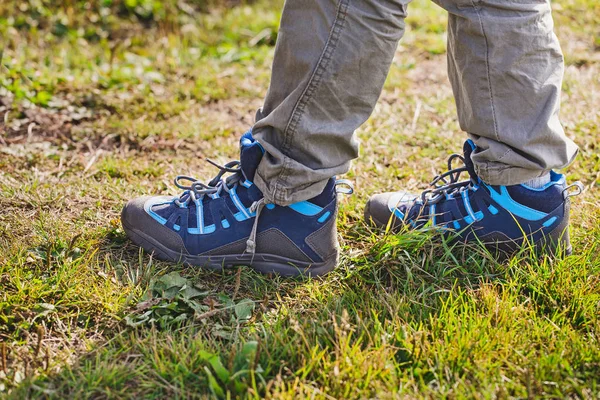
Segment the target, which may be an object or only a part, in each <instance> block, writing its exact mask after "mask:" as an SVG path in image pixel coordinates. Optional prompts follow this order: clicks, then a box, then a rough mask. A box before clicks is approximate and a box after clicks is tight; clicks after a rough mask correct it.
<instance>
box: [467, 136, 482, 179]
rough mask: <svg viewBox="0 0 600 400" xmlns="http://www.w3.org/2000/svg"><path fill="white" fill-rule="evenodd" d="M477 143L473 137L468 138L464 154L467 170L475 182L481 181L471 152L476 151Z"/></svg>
mask: <svg viewBox="0 0 600 400" xmlns="http://www.w3.org/2000/svg"><path fill="white" fill-rule="evenodd" d="M475 148H476V146H475V143H473V141H472V140H471V139H468V140H467V141H466V142H465V144H464V146H463V155H464V158H465V167H467V171H468V172H469V176H470V177H471V180H472V181H473V182H474V183H478V182H479V176H477V173H476V172H475V165H474V164H473V160H471V154H473V152H474V151H475Z"/></svg>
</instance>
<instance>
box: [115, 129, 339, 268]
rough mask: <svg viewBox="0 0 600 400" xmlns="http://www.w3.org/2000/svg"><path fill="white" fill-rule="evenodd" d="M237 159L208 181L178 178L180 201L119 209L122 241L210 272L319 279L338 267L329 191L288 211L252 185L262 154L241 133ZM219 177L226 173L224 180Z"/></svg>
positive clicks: (152, 200)
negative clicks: (247, 270) (244, 270)
mask: <svg viewBox="0 0 600 400" xmlns="http://www.w3.org/2000/svg"><path fill="white" fill-rule="evenodd" d="M240 147H241V156H240V161H232V162H230V163H228V164H226V165H224V166H220V165H218V164H216V163H214V162H212V161H210V160H209V162H210V163H211V164H213V165H214V166H216V167H217V168H218V169H219V170H220V171H219V173H218V174H217V176H216V177H215V178H214V179H212V180H211V181H210V182H209V183H208V184H203V183H201V182H199V181H198V180H196V179H194V178H190V177H187V176H178V177H177V178H176V179H175V185H176V186H177V187H179V188H180V189H182V190H183V193H182V194H181V195H179V196H175V197H170V196H156V197H140V198H137V199H134V200H131V201H129V202H128V203H127V205H126V206H125V207H124V208H123V212H122V214H121V221H122V224H123V228H124V229H125V232H126V233H127V236H129V238H130V239H131V240H132V241H133V242H134V243H135V244H137V245H138V246H141V247H142V248H144V250H146V251H148V252H151V253H154V255H155V257H157V258H158V259H161V260H166V261H173V262H177V263H184V264H189V265H193V266H200V267H205V268H210V269H214V270H221V269H223V268H228V267H233V266H238V265H246V266H249V267H251V268H253V269H255V270H257V271H259V272H262V273H278V274H281V275H285V276H294V275H311V276H316V275H322V274H325V273H327V272H329V271H331V270H332V269H333V268H335V266H336V265H337V262H338V241H337V230H336V214H337V196H336V187H337V185H338V184H340V183H343V184H347V185H349V183H348V182H346V181H336V180H335V179H333V178H332V179H330V180H329V181H328V183H327V186H326V187H325V190H323V192H322V193H321V194H319V195H318V196H316V197H314V198H313V199H310V200H308V201H302V202H298V203H295V204H291V205H289V206H287V207H281V206H276V205H274V204H266V203H265V201H264V198H263V194H262V192H261V191H260V190H259V189H258V188H257V187H256V185H254V183H253V180H254V175H255V172H256V168H257V167H258V164H259V162H260V160H261V159H262V157H263V153H264V149H263V148H262V146H261V145H260V143H259V142H257V141H256V140H254V139H253V138H252V133H251V132H248V133H246V134H245V135H243V136H242V138H241V140H240ZM226 174H229V175H228V176H227V177H226V178H225V177H224V176H225V175H226Z"/></svg>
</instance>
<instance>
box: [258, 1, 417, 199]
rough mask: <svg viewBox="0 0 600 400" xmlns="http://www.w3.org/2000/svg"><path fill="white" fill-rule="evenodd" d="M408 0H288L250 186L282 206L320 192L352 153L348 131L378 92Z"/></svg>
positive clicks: (362, 117) (354, 148)
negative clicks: (257, 162)
mask: <svg viewBox="0 0 600 400" xmlns="http://www.w3.org/2000/svg"><path fill="white" fill-rule="evenodd" d="M409 2H410V0H367V1H360V2H350V1H349V0H288V1H287V2H286V4H285V7H284V11H283V16H282V19H281V28H280V31H279V37H278V39H277V47H276V51H275V60H274V63H273V73H272V77H271V85H270V88H269V91H268V93H267V97H266V99H265V102H264V106H263V107H262V109H260V110H259V111H258V113H257V122H256V125H255V126H254V127H253V135H254V137H255V138H256V139H257V140H258V141H259V142H260V143H261V144H262V145H263V147H264V148H265V150H266V156H265V157H263V159H262V161H261V163H260V165H259V168H258V171H257V175H256V177H255V183H256V185H257V186H258V187H259V188H260V189H261V191H262V192H263V193H264V196H265V200H266V201H267V202H271V203H275V204H279V205H287V204H290V203H294V202H297V201H301V200H306V199H309V198H311V197H313V196H316V195H317V194H319V193H321V191H322V190H323V188H324V187H325V185H326V183H327V180H328V179H329V178H330V177H332V176H334V175H337V174H342V173H345V172H346V171H347V170H348V168H349V166H350V161H351V160H352V159H353V158H356V157H357V155H358V144H357V143H356V141H355V140H354V139H353V133H354V130H355V129H357V128H358V127H359V126H360V125H361V124H362V123H364V122H365V121H366V119H367V118H368V117H369V115H370V114H371V112H372V111H373V108H374V107H375V103H376V101H377V99H378V98H379V95H380V93H381V89H382V87H383V84H384V82H385V78H386V76H387V73H388V70H389V67H390V64H391V62H392V58H393V56H394V52H395V50H396V47H397V44H398V41H399V40H400V38H401V37H402V34H403V33H404V18H405V16H406V7H407V4H408V3H409Z"/></svg>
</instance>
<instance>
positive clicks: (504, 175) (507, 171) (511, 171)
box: [475, 163, 550, 186]
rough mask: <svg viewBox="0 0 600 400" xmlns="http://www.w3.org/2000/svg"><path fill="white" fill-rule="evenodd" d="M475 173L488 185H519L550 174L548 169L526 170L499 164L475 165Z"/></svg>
mask: <svg viewBox="0 0 600 400" xmlns="http://www.w3.org/2000/svg"><path fill="white" fill-rule="evenodd" d="M475 172H476V173H477V175H478V176H479V178H481V180H482V181H484V182H485V183H487V184H488V185H499V186H512V185H520V184H522V183H525V182H527V181H529V180H531V179H535V178H539V177H540V176H543V175H545V174H547V173H549V172H550V170H549V169H526V168H521V167H515V166H511V165H506V164H501V163H485V164H475Z"/></svg>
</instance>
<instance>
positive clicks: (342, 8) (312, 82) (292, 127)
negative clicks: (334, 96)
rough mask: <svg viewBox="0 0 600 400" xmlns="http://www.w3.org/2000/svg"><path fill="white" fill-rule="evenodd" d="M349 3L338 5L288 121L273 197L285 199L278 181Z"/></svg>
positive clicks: (284, 175) (282, 177)
mask: <svg viewBox="0 0 600 400" xmlns="http://www.w3.org/2000/svg"><path fill="white" fill-rule="evenodd" d="M348 3H349V0H340V2H339V4H338V7H337V13H336V16H335V19H334V21H333V24H332V27H331V31H330V33H329V37H328V38H327V42H326V43H325V47H324V49H323V52H322V53H321V57H320V58H319V61H318V62H317V65H316V67H315V69H314V71H313V73H312V76H311V77H310V79H309V81H308V84H307V85H306V88H305V89H304V91H303V93H302V94H301V95H300V98H299V99H298V102H297V103H296V105H295V106H294V109H293V111H292V116H291V118H290V120H289V121H288V124H287V126H286V128H285V130H284V132H283V134H284V140H283V144H282V148H281V152H282V153H283V154H284V160H283V165H282V167H281V171H280V172H279V175H278V176H277V179H276V183H275V188H274V192H273V197H274V198H276V199H278V200H280V201H283V197H284V194H283V193H281V192H282V189H281V185H280V184H279V183H277V182H279V181H284V180H285V179H287V174H288V172H289V171H288V170H289V164H290V158H289V156H288V153H289V150H290V146H291V144H292V141H293V136H294V135H295V133H296V128H297V126H298V123H299V122H300V119H301V117H302V115H303V112H304V109H305V108H306V104H307V103H308V102H309V100H310V99H311V98H312V95H313V94H314V92H315V91H316V89H317V87H318V85H319V83H320V82H321V78H322V77H323V75H324V74H325V72H326V71H325V69H326V67H327V65H328V64H329V61H330V60H331V57H332V55H333V52H334V50H335V48H336V47H337V43H338V41H339V38H340V36H341V35H340V32H341V30H342V28H343V24H344V22H345V20H346V14H347V9H348Z"/></svg>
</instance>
